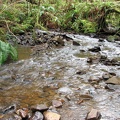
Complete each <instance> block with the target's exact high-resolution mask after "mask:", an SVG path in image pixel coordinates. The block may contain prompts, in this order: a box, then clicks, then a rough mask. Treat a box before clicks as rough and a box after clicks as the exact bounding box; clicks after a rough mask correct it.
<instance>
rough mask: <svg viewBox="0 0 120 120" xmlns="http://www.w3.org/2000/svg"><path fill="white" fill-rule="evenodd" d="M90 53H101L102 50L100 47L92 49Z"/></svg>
mask: <svg viewBox="0 0 120 120" xmlns="http://www.w3.org/2000/svg"><path fill="white" fill-rule="evenodd" d="M89 51H91V52H99V51H101V48H100V47H99V46H95V47H94V48H90V49H89Z"/></svg>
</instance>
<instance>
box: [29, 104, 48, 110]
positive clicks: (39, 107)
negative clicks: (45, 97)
mask: <svg viewBox="0 0 120 120" xmlns="http://www.w3.org/2000/svg"><path fill="white" fill-rule="evenodd" d="M31 110H32V111H41V112H42V111H45V110H48V107H47V106H46V105H45V104H40V105H39V104H37V105H34V106H31Z"/></svg>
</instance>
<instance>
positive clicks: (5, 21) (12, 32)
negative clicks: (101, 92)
mask: <svg viewBox="0 0 120 120" xmlns="http://www.w3.org/2000/svg"><path fill="white" fill-rule="evenodd" d="M5 23H6V27H7V29H8V31H9V33H11V34H12V35H13V36H14V37H15V38H16V39H17V40H19V41H20V39H19V38H18V37H17V36H16V35H15V34H14V33H13V32H12V31H11V30H10V28H9V26H8V23H7V22H6V20H5Z"/></svg>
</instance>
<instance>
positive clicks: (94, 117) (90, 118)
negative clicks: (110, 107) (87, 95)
mask: <svg viewBox="0 0 120 120" xmlns="http://www.w3.org/2000/svg"><path fill="white" fill-rule="evenodd" d="M100 118H101V114H100V112H98V110H96V109H92V110H91V111H90V112H89V113H88V114H87V117H86V120H100Z"/></svg>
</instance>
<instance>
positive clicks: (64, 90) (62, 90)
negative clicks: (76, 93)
mask: <svg viewBox="0 0 120 120" xmlns="http://www.w3.org/2000/svg"><path fill="white" fill-rule="evenodd" d="M58 93H60V94H71V93H73V91H72V90H71V89H70V88H68V87H62V88H59V89H58Z"/></svg>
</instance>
